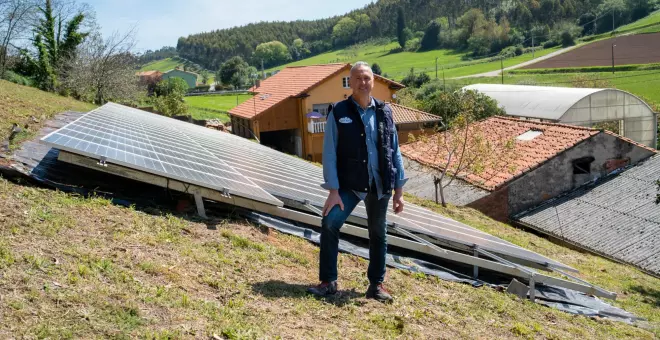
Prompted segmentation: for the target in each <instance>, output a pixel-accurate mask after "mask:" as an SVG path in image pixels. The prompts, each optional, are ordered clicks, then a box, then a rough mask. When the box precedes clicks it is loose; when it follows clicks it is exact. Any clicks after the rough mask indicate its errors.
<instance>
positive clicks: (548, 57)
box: [451, 44, 584, 79]
mask: <svg viewBox="0 0 660 340" xmlns="http://www.w3.org/2000/svg"><path fill="white" fill-rule="evenodd" d="M582 45H584V44H579V45H575V46H571V47H566V48H562V49H561V50H558V51H555V52H552V53H549V54H546V55H544V56H542V57H538V58H535V59H532V60H528V61H526V62H524V63H520V64H516V65H513V66H509V67H505V68H504V71H508V70H513V69H517V68H520V67H525V66H527V65H530V64H534V63H538V62H539V61H542V60H546V59H550V58H552V57H555V56H558V55H560V54H562V53H565V52H568V51H570V50H572V49H574V48H578V47H580V46H582ZM499 75H500V70H495V71H490V72H485V73H479V74H473V75H469V76H461V77H455V78H451V79H463V78H474V77H497V76H499Z"/></svg>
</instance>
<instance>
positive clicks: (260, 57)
mask: <svg viewBox="0 0 660 340" xmlns="http://www.w3.org/2000/svg"><path fill="white" fill-rule="evenodd" d="M254 58H255V61H257V62H259V63H260V62H263V63H264V66H265V67H270V66H277V65H281V64H284V63H287V62H289V61H290V60H291V54H289V49H288V48H287V47H286V45H284V44H283V43H282V42H280V41H270V42H267V43H263V44H259V45H258V46H257V48H256V49H255V51H254Z"/></svg>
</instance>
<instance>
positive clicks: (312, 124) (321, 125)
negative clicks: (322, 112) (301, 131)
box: [307, 120, 325, 133]
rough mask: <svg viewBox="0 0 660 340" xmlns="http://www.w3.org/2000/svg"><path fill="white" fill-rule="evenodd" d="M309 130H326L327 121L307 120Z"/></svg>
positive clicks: (310, 131)
mask: <svg viewBox="0 0 660 340" xmlns="http://www.w3.org/2000/svg"><path fill="white" fill-rule="evenodd" d="M307 131H309V133H323V132H325V121H316V120H310V121H309V122H307Z"/></svg>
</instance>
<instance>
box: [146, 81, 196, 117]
mask: <svg viewBox="0 0 660 340" xmlns="http://www.w3.org/2000/svg"><path fill="white" fill-rule="evenodd" d="M186 92H188V84H187V83H186V81H185V80H183V79H182V78H169V79H167V80H162V81H160V82H159V83H158V86H156V94H157V97H156V98H155V99H154V108H155V109H156V111H158V112H160V113H162V114H165V115H168V116H172V115H181V114H184V113H186V112H187V111H188V106H187V105H186V102H185V101H184V100H183V97H184V95H185V94H186Z"/></svg>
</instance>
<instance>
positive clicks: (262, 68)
mask: <svg viewBox="0 0 660 340" xmlns="http://www.w3.org/2000/svg"><path fill="white" fill-rule="evenodd" d="M261 79H266V72H264V60H263V59H261Z"/></svg>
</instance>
